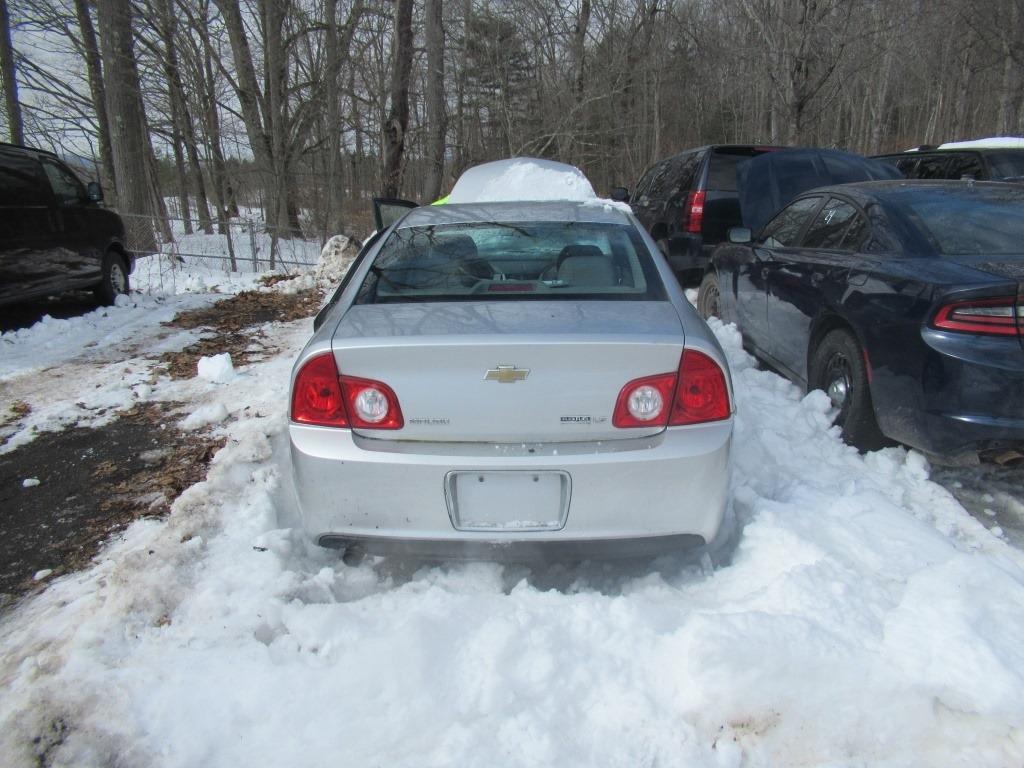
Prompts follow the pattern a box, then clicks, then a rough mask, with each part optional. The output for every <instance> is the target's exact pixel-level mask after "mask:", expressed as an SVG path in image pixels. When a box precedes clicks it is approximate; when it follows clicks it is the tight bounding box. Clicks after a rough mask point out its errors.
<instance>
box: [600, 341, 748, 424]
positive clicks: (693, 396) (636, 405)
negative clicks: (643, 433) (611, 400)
mask: <svg viewBox="0 0 1024 768" xmlns="http://www.w3.org/2000/svg"><path fill="white" fill-rule="evenodd" d="M731 412H732V410H731V407H730V405H729V387H728V385H727V384H726V381H725V372H724V371H723V370H722V368H721V367H720V366H719V365H718V363H716V362H715V361H714V360H713V359H712V358H710V357H708V356H707V355H705V354H704V353H703V352H698V351H697V350H695V349H684V350H683V354H682V355H681V356H680V358H679V370H678V371H677V372H676V373H661V374H657V375H655V376H645V377H644V378H642V379H633V381H631V382H629V383H628V384H626V386H624V387H623V388H622V389H621V390H620V391H619V397H618V400H616V402H615V411H614V412H613V414H612V426H615V427H626V428H628V427H664V426H666V425H667V426H670V427H676V426H685V425H688V424H702V423H704V422H708V421H720V420H722V419H727V418H729V414H730V413H731Z"/></svg>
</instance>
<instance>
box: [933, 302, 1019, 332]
mask: <svg viewBox="0 0 1024 768" xmlns="http://www.w3.org/2000/svg"><path fill="white" fill-rule="evenodd" d="M1020 315H1021V307H1020V306H1019V305H1018V304H1017V299H1016V298H1015V297H1012V296H1008V297H1005V298H998V299H976V300H968V301H954V302H952V303H950V304H946V305H945V306H943V307H941V308H940V309H939V311H938V312H936V313H935V319H933V320H932V327H933V328H939V329H941V330H944V331H959V332H961V333H979V334H986V335H996V336H1016V335H1017V334H1018V333H1019V332H1020V330H1019V328H1020V323H1019V320H1020V317H1019V316H1020Z"/></svg>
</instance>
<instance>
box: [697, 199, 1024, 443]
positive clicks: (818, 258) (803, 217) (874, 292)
mask: <svg viewBox="0 0 1024 768" xmlns="http://www.w3.org/2000/svg"><path fill="white" fill-rule="evenodd" d="M729 240H730V242H729V243H726V244H723V245H721V246H720V247H719V248H718V249H717V250H716V251H715V253H714V255H713V257H712V262H711V267H710V269H709V271H708V273H707V274H706V275H705V277H704V280H703V282H702V284H701V290H700V295H699V298H698V305H699V308H700V310H701V312H702V313H703V314H704V316H705V317H707V316H709V315H719V316H720V317H721V318H722V319H723V320H725V321H726V322H735V323H736V324H737V326H738V327H739V330H740V331H741V332H742V334H743V338H744V342H745V344H746V345H747V347H748V348H749V350H750V351H751V352H753V353H754V354H755V355H756V356H757V357H759V358H761V359H763V360H764V361H765V362H766V363H768V364H769V365H770V366H772V367H774V368H776V369H778V370H780V371H782V372H783V373H785V374H786V375H787V376H789V377H790V378H792V379H793V380H794V381H796V382H797V383H799V384H801V385H803V386H805V387H807V388H808V389H823V390H825V392H827V393H828V395H829V396H830V397H831V399H832V402H833V403H834V405H835V406H836V408H837V411H838V415H837V423H838V424H840V425H841V426H842V428H843V435H844V437H845V438H846V439H847V441H848V442H850V443H852V444H854V445H856V446H858V447H859V448H861V449H866V450H870V449H874V448H877V447H880V446H882V445H884V444H885V443H886V442H888V441H889V440H895V441H898V442H901V443H905V444H907V445H910V446H913V447H915V448H919V449H921V450H923V451H926V452H928V453H931V454H934V455H937V456H944V457H952V456H957V455H962V454H966V453H970V452H978V453H982V454H984V453H986V452H990V451H996V450H1005V449H1007V448H1016V449H1022V448H1024V186H1020V185H1016V184H1003V183H974V182H970V181H957V182H953V181H936V182H930V181H880V182H864V183H858V184H844V185H839V186H832V187H823V188H819V189H815V190H813V191H811V192H807V193H805V194H803V195H801V196H799V197H798V198H796V199H795V200H794V201H793V202H792V203H790V204H789V205H788V206H786V207H785V208H784V209H782V211H780V212H779V213H778V214H777V215H776V216H775V217H774V218H772V219H771V220H770V221H769V222H768V223H767V224H766V225H765V226H764V227H763V228H762V229H761V230H760V232H758V233H757V234H756V236H754V237H752V236H751V232H750V231H749V230H747V229H743V228H735V229H733V230H730V232H729Z"/></svg>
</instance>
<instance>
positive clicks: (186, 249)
mask: <svg viewBox="0 0 1024 768" xmlns="http://www.w3.org/2000/svg"><path fill="white" fill-rule="evenodd" d="M121 219H122V220H123V221H124V225H125V240H126V243H125V246H126V247H127V249H128V250H129V251H132V252H133V253H134V254H135V256H136V258H159V259H161V260H164V261H166V262H167V263H169V264H172V265H173V264H175V263H177V264H185V265H189V266H199V267H203V268H206V269H213V270H218V271H224V272H266V271H270V270H275V271H284V272H295V271H301V270H304V269H308V268H310V267H314V266H316V263H317V260H318V259H319V257H320V250H321V243H320V241H319V240H311V239H304V238H301V237H296V236H295V235H294V233H293V232H288V233H281V232H277V231H275V230H274V228H273V227H268V226H267V225H265V224H264V223H263V222H261V221H259V220H257V219H255V218H253V217H245V216H243V217H241V218H234V219H228V220H226V221H224V222H217V221H214V222H212V224H211V225H210V226H209V227H207V228H205V229H204V228H203V227H202V226H201V225H199V224H198V223H197V221H196V220H195V219H192V221H191V222H190V225H191V226H188V225H186V221H185V219H183V218H177V217H168V218H162V217H154V216H140V215H138V214H130V213H128V214H126V213H122V214H121ZM190 228H191V230H192V231H191V232H189V231H188V230H189V229H190Z"/></svg>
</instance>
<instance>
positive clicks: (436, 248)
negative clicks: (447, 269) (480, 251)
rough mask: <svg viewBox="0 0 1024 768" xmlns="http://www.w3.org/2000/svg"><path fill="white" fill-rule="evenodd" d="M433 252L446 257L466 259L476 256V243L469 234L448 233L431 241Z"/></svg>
mask: <svg viewBox="0 0 1024 768" xmlns="http://www.w3.org/2000/svg"><path fill="white" fill-rule="evenodd" d="M432 250H433V252H434V254H435V255H437V256H441V257H444V258H447V259H452V260H455V259H458V260H462V261H468V260H471V259H475V258H476V257H477V250H476V243H475V242H474V241H473V238H472V237H470V236H469V235H448V236H447V237H439V238H437V239H436V240H435V241H434V242H433V248H432Z"/></svg>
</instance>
